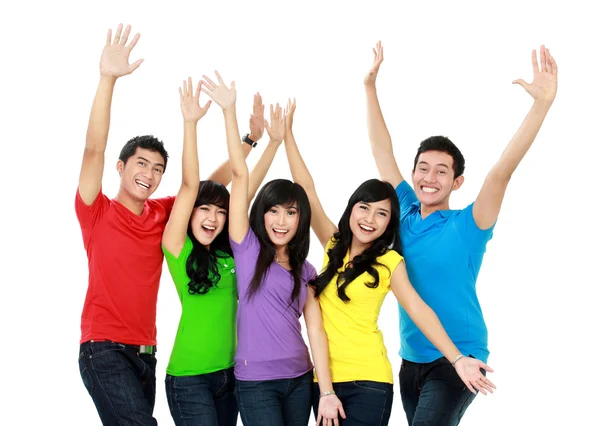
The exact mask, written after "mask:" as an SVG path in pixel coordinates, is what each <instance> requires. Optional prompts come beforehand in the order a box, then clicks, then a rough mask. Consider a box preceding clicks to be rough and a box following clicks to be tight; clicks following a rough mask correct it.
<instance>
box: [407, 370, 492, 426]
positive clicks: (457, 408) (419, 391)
mask: <svg viewBox="0 0 600 426" xmlns="http://www.w3.org/2000/svg"><path fill="white" fill-rule="evenodd" d="M481 372H482V373H483V374H485V371H484V370H481ZM400 395H401V396H402V405H403V406H404V412H405V413H406V419H407V420H408V424H409V425H410V426H456V425H458V423H459V422H460V419H461V418H462V416H463V415H464V414H465V411H467V408H468V407H469V405H470V404H471V402H473V400H474V399H475V394H473V393H471V391H470V390H469V389H467V387H466V386H465V384H464V383H463V381H462V380H461V379H460V377H458V374H456V371H455V370H454V367H452V364H450V361H448V360H447V359H446V358H439V359H437V360H435V361H433V362H429V363H424V364H421V363H415V362H410V361H406V360H402V365H401V367H400Z"/></svg>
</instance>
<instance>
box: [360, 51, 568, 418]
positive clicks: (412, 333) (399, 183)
mask: <svg viewBox="0 0 600 426" xmlns="http://www.w3.org/2000/svg"><path fill="white" fill-rule="evenodd" d="M374 53H375V59H374V62H373V66H372V68H371V70H370V71H369V73H368V74H367V76H366V77H365V80H364V84H365V90H366V95H367V114H368V128H369V139H370V141H371V148H372V152H373V155H374V157H375V161H376V163H377V168H378V170H379V173H380V175H381V179H382V180H385V181H388V182H390V183H391V184H392V185H394V187H395V188H396V193H397V195H398V199H399V201H400V207H401V219H400V235H401V237H400V239H401V242H402V250H403V255H404V257H405V260H406V267H407V271H408V276H409V278H410V281H411V283H412V284H413V286H414V287H415V289H416V290H417V292H418V293H419V295H420V296H421V297H422V298H423V300H424V301H425V302H426V303H427V304H428V305H429V306H430V307H431V308H432V309H433V310H434V311H435V312H436V314H437V315H438V317H439V318H440V321H441V322H442V324H443V326H444V328H445V329H446V331H447V332H448V335H449V336H450V338H451V339H452V341H453V342H454V343H455V344H456V346H457V347H458V348H459V350H460V351H461V353H462V354H463V355H462V356H473V357H475V358H478V359H481V360H482V361H484V362H487V357H488V355H489V351H488V348H487V328H486V325H485V321H484V319H483V314H482V312H481V307H480V305H479V301H478V300H477V294H476V291H475V283H476V280H477V275H478V274H479V269H480V267H481V262H482V260H483V254H484V253H485V248H486V244H487V242H488V241H489V240H490V239H491V238H492V232H493V229H494V225H495V223H496V219H497V218H498V214H499V212H500V207H501V205H502V199H503V198H504V194H505V191H506V188H507V186H508V182H509V181H510V178H511V176H512V173H513V172H514V171H515V169H516V168H517V166H518V164H519V162H520V161H521V160H522V159H523V157H524V156H525V154H526V153H527V151H528V149H529V147H530V146H531V144H532V143H533V141H534V139H535V137H536V135H537V133H538V131H539V130H540V127H541V126H542V123H543V121H544V118H545V117H546V114H547V113H548V110H549V109H550V106H551V105H552V102H553V101H554V98H555V96H556V88H557V66H556V62H555V61H554V58H553V57H552V56H551V55H550V51H549V50H548V49H546V48H545V47H544V46H542V47H541V49H540V62H539V63H538V59H537V54H536V51H535V50H534V51H533V52H532V65H533V75H534V78H533V81H532V82H531V84H529V83H526V82H525V81H523V80H515V81H514V82H513V83H516V84H519V85H521V86H522V87H523V88H524V89H525V90H526V91H527V93H529V94H530V95H531V96H532V97H533V105H532V107H531V109H530V111H529V112H528V113H527V116H526V117H525V119H524V121H523V123H522V124H521V126H520V127H519V129H518V130H517V132H516V133H515V135H514V136H513V138H512V140H511V141H510V143H509V144H508V146H507V147H506V149H505V150H504V152H503V153H502V156H501V157H500V159H499V160H498V162H497V163H496V164H495V165H494V167H492V169H491V170H490V172H489V173H488V175H487V177H486V179H485V182H484V184H483V186H482V188H481V190H480V192H479V195H478V196H477V199H476V200H475V202H473V203H471V204H470V205H468V206H467V207H466V208H464V209H462V210H450V194H451V193H452V191H455V190H457V189H459V188H460V186H461V185H462V183H463V181H464V176H463V172H464V167H465V160H464V158H463V156H462V154H461V152H460V151H459V149H458V148H457V147H456V146H455V145H454V144H453V143H452V142H451V141H450V140H449V139H448V138H446V137H443V136H433V137H430V138H428V139H426V140H424V141H423V142H421V145H420V146H419V149H418V151H417V155H416V157H415V161H414V168H413V171H412V174H411V177H412V183H413V185H412V187H411V186H410V185H409V184H408V182H406V181H405V180H404V178H403V177H402V175H401V174H400V171H399V169H398V165H397V163H396V160H395V158H394V153H393V149H392V142H391V138H390V135H389V133H388V130H387V127H386V125H385V121H384V119H383V115H382V113H381V108H380V106H379V101H378V99H377V92H376V88H375V80H376V77H377V73H378V71H379V66H380V65H381V62H382V61H383V48H382V47H381V43H377V46H376V48H375V49H374ZM400 338H401V339H400V340H401V349H400V356H401V357H402V359H403V361H402V366H401V369H400V392H401V396H402V405H403V406H404V411H405V412H406V417H407V419H408V424H409V425H410V426H424V425H436V426H446V425H448V426H450V425H457V424H458V423H459V422H460V419H461V418H462V416H463V414H464V413H465V410H466V409H467V407H468V406H469V404H470V403H471V402H472V401H473V399H474V397H475V394H474V393H472V392H470V391H469V390H468V389H467V388H466V387H465V386H464V384H463V383H462V382H461V380H460V378H459V377H458V375H457V374H456V373H455V372H454V369H453V367H452V364H451V363H450V362H449V361H448V360H446V359H445V358H444V357H443V356H442V355H441V353H440V352H439V351H438V350H437V349H436V348H435V347H434V346H433V345H432V344H431V343H430V342H429V340H427V338H426V337H425V336H424V335H423V334H422V333H421V332H420V331H419V329H418V328H417V327H416V326H415V324H414V323H413V322H412V320H411V319H410V318H409V316H408V315H407V314H406V312H405V311H404V309H402V307H400ZM474 387H475V388H476V389H477V391H481V392H482V393H484V394H486V393H487V392H491V390H492V389H491V388H490V387H489V386H488V385H487V384H486V383H485V382H481V383H478V385H477V386H474ZM486 391H487V392H486Z"/></svg>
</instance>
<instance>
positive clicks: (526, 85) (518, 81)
mask: <svg viewBox="0 0 600 426" xmlns="http://www.w3.org/2000/svg"><path fill="white" fill-rule="evenodd" d="M512 83H513V84H518V85H519V86H521V87H522V88H523V89H525V90H527V87H528V86H529V84H527V83H525V80H523V79H518V80H513V82H512Z"/></svg>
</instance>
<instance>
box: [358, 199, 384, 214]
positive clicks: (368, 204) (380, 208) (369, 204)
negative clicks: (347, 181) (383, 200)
mask: <svg viewBox="0 0 600 426" xmlns="http://www.w3.org/2000/svg"><path fill="white" fill-rule="evenodd" d="M359 203H361V204H366V205H367V206H369V207H371V203H367V202H366V201H359ZM377 210H382V211H384V212H386V213H388V214H389V213H390V212H389V211H388V210H386V209H384V208H383V207H379V208H378V209H377Z"/></svg>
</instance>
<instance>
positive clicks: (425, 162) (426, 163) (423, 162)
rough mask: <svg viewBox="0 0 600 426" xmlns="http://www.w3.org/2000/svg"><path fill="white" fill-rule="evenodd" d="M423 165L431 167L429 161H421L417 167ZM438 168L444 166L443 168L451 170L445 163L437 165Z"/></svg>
mask: <svg viewBox="0 0 600 426" xmlns="http://www.w3.org/2000/svg"><path fill="white" fill-rule="evenodd" d="M421 164H425V165H427V166H429V163H428V162H427V161H419V162H418V163H417V166H420V165H421ZM436 166H442V167H445V168H447V169H449V168H450V167H449V166H448V165H447V164H444V163H438V164H436Z"/></svg>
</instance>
